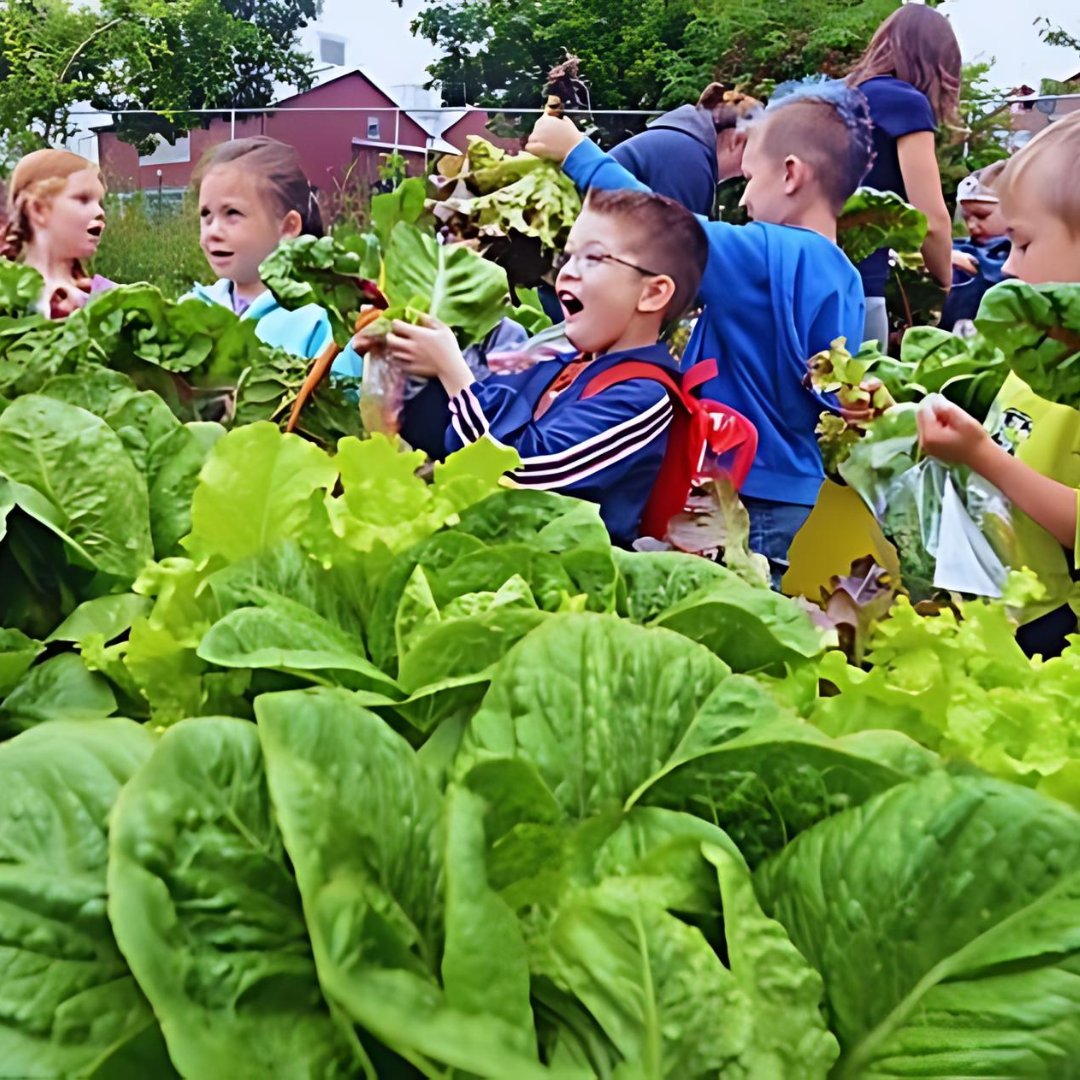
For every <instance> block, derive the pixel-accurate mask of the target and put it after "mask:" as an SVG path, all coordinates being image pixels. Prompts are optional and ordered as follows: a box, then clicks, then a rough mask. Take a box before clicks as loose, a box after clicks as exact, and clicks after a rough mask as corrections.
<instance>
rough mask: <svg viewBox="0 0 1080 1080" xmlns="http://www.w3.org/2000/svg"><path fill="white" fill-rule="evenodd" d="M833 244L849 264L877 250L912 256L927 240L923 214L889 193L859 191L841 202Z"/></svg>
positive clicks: (865, 189) (861, 189) (860, 260)
mask: <svg viewBox="0 0 1080 1080" xmlns="http://www.w3.org/2000/svg"><path fill="white" fill-rule="evenodd" d="M836 233H837V240H836V242H837V243H838V244H839V245H840V247H841V248H843V250H844V254H845V255H847V257H848V258H849V259H850V260H851V261H852V262H855V263H857V262H862V260H863V259H865V258H866V257H867V256H869V255H872V254H873V253H874V252H875V251H877V250H878V249H879V248H889V249H891V250H893V251H899V252H903V253H905V254H914V253H916V252H918V251H919V249H920V248H921V247H922V243H923V240H925V239H926V215H925V214H923V213H922V212H921V211H919V210H916V209H915V207H914V206H911V205H909V204H908V203H907V202H905V201H904V200H903V199H901V198H900V196H899V195H896V194H895V193H893V192H891V191H874V189H873V188H859V190H858V191H856V192H855V194H854V195H852V196H851V198H849V199H848V201H847V202H846V203H844V207H843V209H842V210H841V211H840V217H839V219H838V220H837V222H836Z"/></svg>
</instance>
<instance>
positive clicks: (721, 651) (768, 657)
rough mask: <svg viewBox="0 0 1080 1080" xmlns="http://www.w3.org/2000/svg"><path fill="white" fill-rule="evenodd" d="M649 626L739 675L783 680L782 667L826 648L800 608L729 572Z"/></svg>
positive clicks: (657, 618)
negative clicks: (697, 647) (693, 644)
mask: <svg viewBox="0 0 1080 1080" xmlns="http://www.w3.org/2000/svg"><path fill="white" fill-rule="evenodd" d="M652 625H654V626H661V627H664V628H666V629H668V630H675V631H677V632H678V633H680V634H684V635H685V636H686V637H688V638H691V639H692V640H693V641H699V642H701V644H703V645H705V646H707V647H708V648H709V649H710V650H711V651H712V652H714V653H715V654H716V655H717V656H719V657H720V659H721V660H723V661H724V662H725V663H726V664H728V665H729V666H730V667H731V669H732V670H733V671H740V672H742V671H763V672H767V673H771V674H774V675H782V674H783V673H784V670H785V667H786V666H789V665H794V664H800V663H805V662H806V661H808V660H813V659H814V658H815V657H818V656H820V655H821V654H822V652H824V650H825V647H826V645H827V644H828V639H827V637H826V635H825V634H824V633H823V632H822V631H821V630H819V629H818V628H817V627H816V626H815V625H814V623H813V621H812V620H811V618H810V616H809V615H808V614H807V613H806V611H805V610H804V609H803V608H801V607H799V605H797V604H795V603H793V602H792V601H791V600H790V599H788V598H787V597H786V596H782V595H780V594H779V593H775V592H773V591H772V590H771V589H760V588H756V587H754V586H753V585H748V584H747V583H746V582H745V581H743V580H742V578H740V577H738V576H737V575H736V574H734V573H731V572H728V573H727V574H726V575H725V576H724V577H719V576H713V577H712V579H711V580H709V581H708V582H707V583H706V584H705V585H704V586H702V588H701V589H699V590H698V591H697V592H695V593H692V594H691V595H690V596H687V597H686V598H685V599H683V600H680V601H679V602H678V603H676V604H674V605H672V606H671V607H669V608H666V609H665V610H664V611H662V612H661V613H660V614H659V615H657V616H656V617H655V618H654V619H653V620H652Z"/></svg>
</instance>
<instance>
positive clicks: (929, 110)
mask: <svg viewBox="0 0 1080 1080" xmlns="http://www.w3.org/2000/svg"><path fill="white" fill-rule="evenodd" d="M859 89H860V90H861V91H862V92H863V93H864V94H865V95H866V100H867V101H868V102H869V103H870V119H871V120H872V121H873V122H874V164H873V166H872V167H871V169H870V172H869V173H867V175H866V178H865V179H864V180H863V184H864V185H865V186H866V187H871V188H874V189H876V190H877V191H894V192H895V193H896V194H897V195H899V196H900V197H901V198H902V199H906V198H907V189H906V188H905V187H904V177H903V176H902V175H901V173H900V158H899V156H898V155H897V152H896V140H897V139H900V138H903V137H904V136H905V135H911V134H913V133H914V132H916V131H936V130H937V120H936V118H935V117H934V109H933V107H932V106H931V104H930V99H929V98H927V96H926V95H925V94H924V93H923V92H922V91H921V90H916V89H915V87H914V86H912V85H911V83H908V82H904V80H903V79H897V78H894V77H893V76H892V75H879V76H877V77H876V78H874V79H867V80H866V82H864V83H862V84H861V85H860V87H859ZM859 273H860V274H861V275H862V280H863V287H864V288H865V290H866V295H867V296H884V295H885V283H886V282H887V281H888V280H889V252H888V249H887V248H881V249H880V250H879V251H875V252H874V254H873V255H871V256H870V257H869V258H867V259H864V260H863V261H862V262H861V263H859Z"/></svg>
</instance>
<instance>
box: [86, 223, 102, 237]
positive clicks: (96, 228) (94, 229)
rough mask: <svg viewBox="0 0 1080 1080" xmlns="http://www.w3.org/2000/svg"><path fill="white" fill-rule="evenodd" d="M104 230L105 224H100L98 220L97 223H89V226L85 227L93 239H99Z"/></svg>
mask: <svg viewBox="0 0 1080 1080" xmlns="http://www.w3.org/2000/svg"><path fill="white" fill-rule="evenodd" d="M104 230H105V226H104V225H102V224H101V223H100V222H98V223H97V224H94V225H91V226H90V228H89V229H87V230H86V231H87V232H88V233H89V234H90V235H91V236H92V237H93V238H94V239H95V240H100V239H101V234H102V232H104Z"/></svg>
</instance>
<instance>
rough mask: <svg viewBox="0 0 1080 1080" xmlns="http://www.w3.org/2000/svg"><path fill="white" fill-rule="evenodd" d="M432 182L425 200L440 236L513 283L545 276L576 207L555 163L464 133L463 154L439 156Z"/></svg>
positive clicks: (574, 196)
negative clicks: (472, 250) (475, 253)
mask: <svg viewBox="0 0 1080 1080" xmlns="http://www.w3.org/2000/svg"><path fill="white" fill-rule="evenodd" d="M432 182H433V184H434V187H435V198H434V199H432V200H430V201H429V203H428V205H429V207H430V208H431V211H432V213H433V214H434V215H435V218H436V220H437V221H438V222H439V223H440V224H441V226H442V227H443V228H444V229H445V230H446V232H447V234H448V236H450V237H452V238H453V239H454V240H465V241H468V242H469V243H470V245H471V246H474V247H476V248H477V250H479V252H480V253H481V254H482V255H484V256H485V257H486V258H488V259H491V260H492V261H494V262H497V263H498V264H499V265H500V266H503V267H505V269H506V273H507V276H508V277H509V279H510V282H511V284H512V285H514V286H515V287H517V286H522V285H525V286H535V285H538V284H539V283H540V281H541V280H544V279H545V277H547V278H548V279H549V280H550V273H551V267H552V260H553V258H554V256H555V255H556V254H557V253H558V252H560V251H562V249H563V247H565V245H566V238H567V236H568V235H569V233H570V227H571V226H572V225H573V223H574V221H575V219H576V218H577V216H578V213H579V212H580V211H581V197H580V196H579V195H578V192H577V189H576V188H575V187H574V185H573V183H571V181H570V179H569V178H568V177H567V176H566V175H565V174H564V173H563V171H562V170H561V169H560V168H558V167H557V166H555V165H553V164H552V163H551V162H550V161H544V160H542V159H540V158H536V157H533V156H532V155H531V154H526V153H520V154H514V155H510V154H507V153H506V152H505V151H504V150H500V149H499V148H497V147H495V146H493V145H492V144H491V143H489V142H487V141H486V140H484V139H480V138H477V137H475V136H470V138H469V145H468V149H467V150H466V152H465V154H464V155H462V156H461V157H445V158H443V159H442V161H440V162H439V172H438V174H436V175H435V176H433V177H432Z"/></svg>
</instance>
